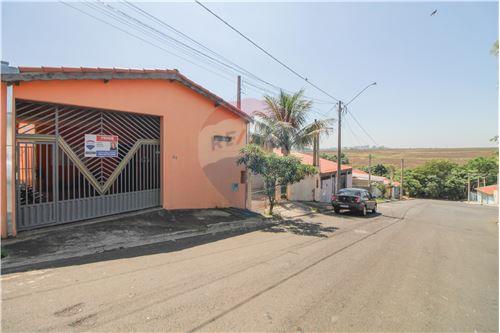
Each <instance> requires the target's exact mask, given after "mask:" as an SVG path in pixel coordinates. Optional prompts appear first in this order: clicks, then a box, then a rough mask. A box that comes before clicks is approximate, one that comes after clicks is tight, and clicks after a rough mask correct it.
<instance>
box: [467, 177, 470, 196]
mask: <svg viewBox="0 0 500 333" xmlns="http://www.w3.org/2000/svg"><path fill="white" fill-rule="evenodd" d="M467 203H470V174H467Z"/></svg>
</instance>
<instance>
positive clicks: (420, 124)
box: [1, 2, 498, 148]
mask: <svg viewBox="0 0 500 333" xmlns="http://www.w3.org/2000/svg"><path fill="white" fill-rule="evenodd" d="M70 4H71V5H72V6H74V7H75V8H77V9H78V10H75V9H74V8H70V7H68V6H66V5H64V4H62V3H35V2H3V3H2V4H1V6H2V60H5V61H9V62H10V64H11V65H12V66H75V67H80V66H85V67H124V68H177V69H179V70H180V71H181V73H183V74H185V75H186V76H188V77H189V78H190V79H192V80H193V81H195V82H197V83H199V84H201V85H203V86H204V87H205V88H207V89H209V90H210V91H212V92H214V93H216V94H218V95H219V96H221V97H222V98H224V99H226V100H227V101H234V100H235V99H236V96H235V95H236V75H237V73H236V72H235V71H234V70H232V69H230V68H228V67H226V69H225V70H222V69H221V68H220V67H221V66H214V65H211V64H208V63H207V62H200V61H198V60H197V59H195V58H193V57H192V54H190V53H188V52H186V51H185V50H181V49H180V48H179V47H178V46H175V45H174V43H172V42H171V41H170V42H169V41H166V40H165V39H153V38H152V37H151V36H148V35H141V34H140V33H138V35H140V36H141V37H142V38H144V39H146V40H148V41H149V42H151V43H154V44H157V46H158V45H159V46H160V47H161V48H163V49H164V50H161V49H159V48H158V47H154V46H152V45H150V44H148V43H146V42H144V41H141V40H138V39H137V38H134V37H133V36H131V35H130V33H132V32H133V30H132V29H131V27H130V26H126V25H121V24H120V23H119V22H115V21H113V19H112V18H111V16H109V15H104V10H103V8H101V7H99V6H100V5H98V4H96V3H94V4H91V5H88V4H87V5H85V4H82V3H74V2H71V3H70ZM109 4H110V5H111V6H113V7H114V8H116V9H118V10H121V11H123V12H126V13H128V14H129V15H132V16H133V17H134V18H136V19H140V20H143V21H144V22H148V24H149V25H151V26H152V27H154V29H157V30H158V31H162V32H164V33H165V34H168V35H169V36H174V37H175V38H178V39H180V40H182V41H183V42H185V43H186V44H189V45H192V46H194V47H196V48H199V49H200V50H203V49H202V48H200V47H199V46H196V45H195V44H193V43H192V42H191V41H189V40H188V39H186V38H184V37H182V36H181V35H179V34H178V33H175V32H173V30H170V29H168V28H167V27H166V26H165V25H162V24H159V23H158V22H154V21H152V20H151V19H147V18H145V16H140V15H139V14H138V13H137V12H133V11H131V9H130V7H128V6H126V5H125V4H123V3H116V2H112V3H109ZM135 5H136V6H137V7H140V8H141V9H143V10H145V11H147V12H148V13H150V14H153V15H155V16H157V17H158V18H159V19H161V20H162V21H164V22H165V23H167V24H169V25H171V26H172V27H174V28H176V29H178V31H181V32H182V33H184V34H186V35H188V36H190V37H191V38H194V39H196V40H197V41H199V42H201V43H203V44H204V45H205V46H207V47H208V48H210V50H212V51H215V52H217V53H219V54H221V55H223V56H224V57H225V58H227V59H229V60H231V61H232V62H233V63H235V64H237V65H238V66H241V67H243V68H245V69H246V70H248V71H249V72H250V73H249V74H247V75H243V92H244V95H243V97H244V98H254V99H257V100H262V96H263V94H265V93H266V92H269V91H272V92H273V93H276V92H277V90H276V89H274V88H272V87H270V86H269V85H266V83H263V82H261V81H258V80H257V79H255V78H254V77H253V76H252V75H255V76H258V77H259V78H261V79H263V80H265V81H266V82H269V83H271V84H273V85H276V86H279V87H284V88H286V89H288V90H292V91H296V90H298V89H301V88H304V89H305V90H306V91H305V94H306V95H307V96H308V97H312V98H314V100H315V101H314V111H313V113H312V114H311V119H310V120H311V121H312V120H313V119H314V118H316V117H318V118H324V117H333V118H336V112H335V107H334V101H332V100H331V99H330V98H329V97H328V96H326V95H325V94H323V93H321V92H320V91H318V90H315V89H314V88H313V87H311V86H310V85H308V84H307V83H305V82H304V81H302V80H300V79H298V78H297V77H294V76H293V75H292V74H291V73H290V72H289V71H287V70H285V69H284V68H283V67H281V66H280V65H278V64H277V63H276V62H274V61H272V60H271V59H270V58H268V57H267V56H265V55H264V54H263V53H262V52H261V51H259V50H258V49H256V48H255V47H254V46H252V45H251V44H250V43H248V42H247V41H246V40H244V39H243V38H241V37H240V36H238V35H237V34H236V33H235V32H234V31H231V30H229V29H228V28H227V27H226V26H224V25H223V24H222V23H221V22H220V21H218V20H217V19H215V18H214V17H213V16H211V15H210V14H208V13H207V12H206V11H204V10H203V9H202V8H200V6H198V5H197V4H196V3H194V2H182V3H166V2H164V3H142V2H141V3H135ZM206 5H207V6H208V7H210V8H211V9H213V10H214V11H215V12H216V13H218V14H219V15H221V17H223V18H225V19H227V20H228V21H229V22H230V23H231V24H233V25H234V26H236V27H237V28H238V29H240V30H241V31H243V32H244V33H246V34H247V35H249V36H251V37H252V38H253V39H254V40H255V41H257V42H258V43H259V44H260V45H262V46H263V47H265V48H266V49H267V50H269V51H270V52H271V53H272V54H273V55H275V56H276V57H277V58H279V59H280V60H283V61H284V62H285V63H286V64H288V65H290V66H291V67H293V68H294V69H295V70H297V71H298V72H299V73H301V74H303V75H305V76H306V77H308V78H310V80H311V81H314V82H315V83H317V84H318V85H319V86H321V88H323V89H324V90H326V91H328V92H329V93H330V94H332V95H334V96H336V97H338V98H341V99H343V100H349V99H350V98H351V97H352V96H353V95H354V94H356V92H358V91H359V90H360V89H362V88H363V87H364V86H366V85H367V84H369V83H370V82H373V81H376V82H377V86H375V87H372V88H370V89H369V90H367V91H366V92H365V93H364V94H363V95H362V96H360V97H359V98H358V99H357V100H356V101H355V102H354V103H353V104H352V105H350V107H349V109H350V112H352V113H353V114H354V115H355V116H356V119H358V120H359V122H360V123H361V124H362V126H363V128H365V129H366V131H367V132H368V133H369V134H370V136H371V137H373V139H374V140H372V139H371V138H370V137H369V136H367V135H366V134H365V133H364V132H363V131H362V130H361V129H360V128H359V127H358V125H357V124H356V122H355V121H354V119H352V118H351V117H350V116H346V117H345V118H344V119H345V120H344V127H343V146H344V145H345V146H363V145H370V146H373V145H375V146H386V147H394V148H404V147H414V148H419V147H422V148H433V147H451V148H453V147H493V146H495V143H493V142H490V139H491V138H492V137H494V136H495V135H497V134H498V58H497V57H495V56H493V55H492V54H490V49H491V47H492V45H493V43H494V42H495V41H496V40H497V39H498V3H497V2H480V3H474V2H453V3H452V2H435V3H432V2H422V3H405V2H384V3H371V2H360V3H337V2H333V3H297V2H293V3H262V2H256V3H237V2H231V3H212V2H207V3H206ZM436 9H437V10H438V11H437V13H436V14H435V15H432V16H431V15H430V14H431V13H432V12H433V11H434V10H436ZM79 10H80V11H79ZM84 13H87V14H90V15H92V16H95V17H97V18H99V19H100V20H101V21H98V20H96V19H95V18H92V17H89V16H88V15H85V14H84ZM20 16H22V17H23V22H24V23H23V24H19V21H18V19H19V17H20ZM102 21H106V22H108V23H113V24H115V25H116V26H118V27H121V28H122V29H123V30H125V31H126V32H127V33H125V32H123V31H119V30H117V29H115V28H113V27H111V26H109V25H106V24H105V23H103V22H102ZM13 27H15V28H13ZM204 52H208V51H207V50H204ZM173 54H176V55H178V56H179V55H180V56H182V57H184V58H185V59H187V60H188V61H186V60H182V59H179V58H178V57H176V56H175V55H173ZM193 62H194V63H196V64H197V65H194V64H193ZM200 66H201V67H204V68H200ZM214 72H215V74H214ZM250 74H251V75H250ZM336 137H337V135H336V128H334V134H333V135H331V136H329V137H323V138H322V140H321V146H322V147H335V146H336Z"/></svg>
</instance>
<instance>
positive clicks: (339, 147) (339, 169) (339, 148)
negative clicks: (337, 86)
mask: <svg viewBox="0 0 500 333" xmlns="http://www.w3.org/2000/svg"><path fill="white" fill-rule="evenodd" d="M375 85H377V82H372V83H370V84H369V85H367V86H366V87H365V88H363V90H361V91H360V92H359V93H357V94H356V96H354V97H353V98H351V100H350V101H349V102H347V103H346V104H345V106H347V105H349V104H350V103H351V102H352V101H354V100H355V99H356V98H358V96H359V95H361V94H362V93H363V92H364V91H365V90H366V89H368V88H370V87H371V86H375ZM345 106H344V107H345ZM341 125H342V101H339V102H338V133H337V135H338V142H337V177H336V178H335V194H338V193H339V188H340V176H341V175H342V162H341V154H342V131H341V129H342V126H341Z"/></svg>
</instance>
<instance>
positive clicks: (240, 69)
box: [99, 1, 331, 104]
mask: <svg viewBox="0 0 500 333" xmlns="http://www.w3.org/2000/svg"><path fill="white" fill-rule="evenodd" d="M99 2H101V1H99ZM101 3H102V2H101ZM124 3H125V4H126V5H128V6H129V7H130V8H132V9H134V10H135V11H136V12H138V13H139V14H141V15H142V16H144V17H146V18H149V19H151V20H153V21H154V22H156V23H158V24H160V25H162V26H163V27H166V28H167V29H169V30H170V31H173V32H174V33H176V34H178V35H180V36H182V37H183V38H186V39H188V40H189V41H191V42H192V43H194V44H196V45H197V46H199V47H201V48H202V49H204V50H205V51H207V52H210V53H211V54H212V55H213V56H210V55H207V54H206V53H204V52H201V51H199V50H197V49H195V48H193V47H191V46H190V45H187V44H186V43H183V42H182V41H179V40H178V39H176V38H173V37H171V36H168V35H166V34H165V33H163V32H161V31H159V30H157V29H155V28H153V27H151V26H150V25H148V24H146V23H144V22H142V21H140V20H138V19H136V18H134V17H131V16H130V15H128V14H126V13H124V12H123V11H121V10H119V9H117V8H115V7H113V6H111V5H109V4H104V3H103V5H105V6H107V7H108V8H110V9H111V10H115V11H117V12H119V13H120V14H121V15H123V16H125V17H127V18H129V19H131V20H134V21H135V22H137V23H139V24H141V25H143V26H145V27H146V28H148V29H150V30H152V31H153V32H156V33H158V34H161V35H163V36H164V37H166V38H168V39H169V40H171V41H174V42H176V43H179V44H180V45H182V46H183V47H185V48H188V49H190V50H191V51H193V52H195V53H196V54H197V55H200V56H204V57H206V58H208V59H210V60H212V61H213V62H215V63H217V64H219V65H222V66H225V67H227V68H229V69H231V70H233V71H234V72H236V73H240V74H242V75H244V76H247V77H250V78H252V79H254V80H257V81H260V82H262V83H264V84H266V85H268V86H270V87H272V88H274V89H276V90H277V91H279V90H283V91H286V92H288V93H291V91H290V90H288V89H285V88H282V87H279V86H277V85H275V84H272V83H270V82H268V81H266V80H264V79H262V78H260V77H258V76H257V75H255V74H254V73H252V72H250V71H249V70H247V69H245V68H243V67H242V66H240V65H238V64H236V63H234V62H232V61H231V60H229V59H227V58H226V57H224V56H223V55H221V54H219V53H218V52H216V51H214V50H212V49H210V48H209V47H207V46H205V45H203V44H202V43H200V42H198V41H197V40H195V39H194V38H192V37H190V36H189V35H187V34H185V33H183V32H182V31H180V30H178V29H176V28H174V27H173V26H172V25H170V24H168V23H166V22H164V21H163V20H161V19H159V18H158V17H156V16H154V15H152V14H150V13H148V12H147V11H146V10H144V9H142V8H140V7H138V6H136V5H134V4H132V3H130V2H128V1H124ZM216 57H218V58H220V59H222V60H219V59H217V58H216ZM227 63H229V65H228V64H227ZM272 93H273V94H274V93H275V92H272ZM304 97H306V98H308V99H312V100H314V101H315V102H316V103H320V104H321V103H323V104H331V102H329V101H324V100H320V99H317V98H314V97H309V96H304Z"/></svg>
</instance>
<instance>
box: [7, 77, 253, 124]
mask: <svg viewBox="0 0 500 333" xmlns="http://www.w3.org/2000/svg"><path fill="white" fill-rule="evenodd" d="M138 79H146V80H168V81H171V82H173V81H176V82H179V83H180V84H182V85H184V86H186V87H187V88H189V89H191V90H194V91H195V92H197V93H199V94H201V95H203V96H205V97H207V98H209V99H210V100H212V101H213V102H214V103H215V104H216V105H222V106H223V107H225V108H227V109H228V110H229V111H231V112H233V113H235V114H236V115H238V116H240V117H241V118H243V119H244V120H245V121H246V122H247V123H248V122H252V121H253V118H252V117H251V116H249V115H248V114H246V113H245V112H243V111H242V110H240V109H238V108H237V107H235V106H234V105H231V104H230V103H228V102H226V101H225V100H224V99H222V98H220V97H219V96H217V95H215V94H214V93H212V92H210V91H209V90H207V89H205V88H203V87H202V86H200V85H199V84H197V83H195V82H193V81H191V80H189V79H188V78H187V77H185V76H184V75H182V74H180V73H178V72H177V71H171V72H152V73H133V72H116V71H110V72H22V73H2V74H1V80H2V82H5V83H8V84H9V83H10V84H14V83H18V82H29V81H54V80H138Z"/></svg>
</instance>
